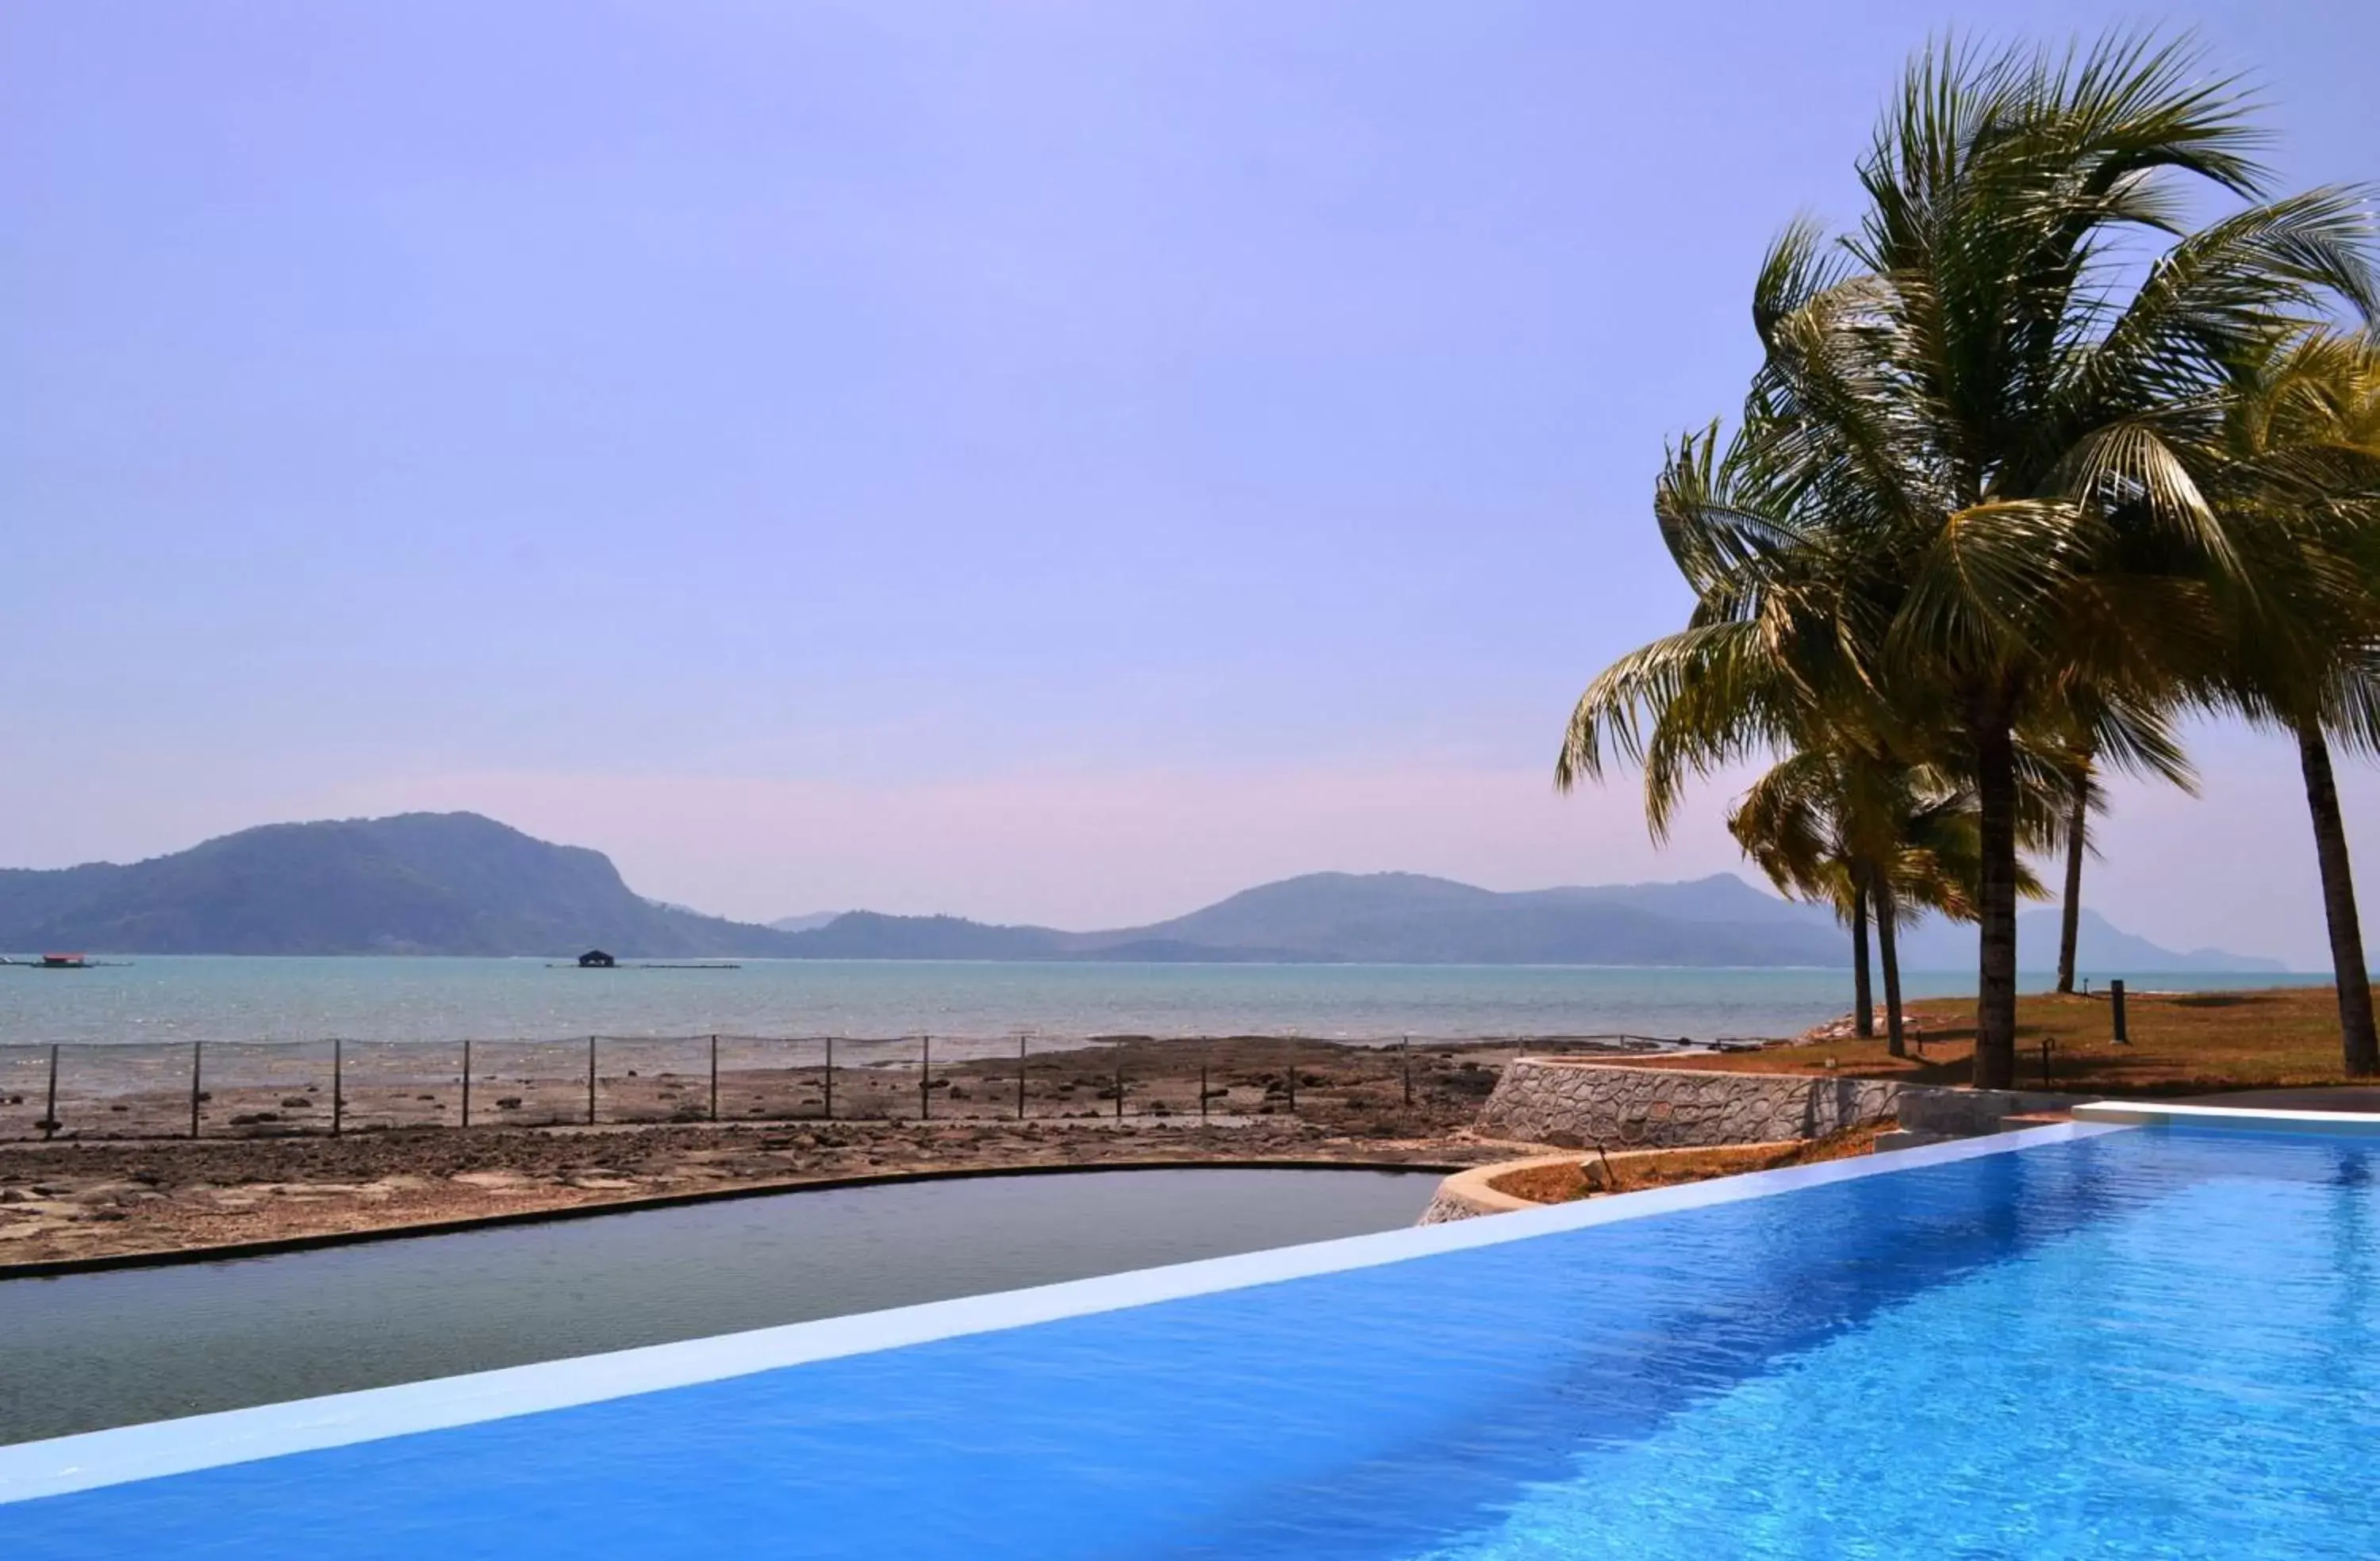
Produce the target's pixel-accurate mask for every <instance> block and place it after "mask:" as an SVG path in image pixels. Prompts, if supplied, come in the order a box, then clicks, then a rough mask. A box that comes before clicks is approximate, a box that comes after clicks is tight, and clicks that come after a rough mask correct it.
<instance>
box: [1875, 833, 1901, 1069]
mask: <svg viewBox="0 0 2380 1561" xmlns="http://www.w3.org/2000/svg"><path fill="white" fill-rule="evenodd" d="M1899 920H1900V914H1899V912H1898V910H1897V908H1896V906H1895V904H1894V902H1893V898H1892V880H1891V879H1889V878H1885V877H1879V878H1877V879H1876V957H1877V960H1878V962H1880V963H1881V964H1882V965H1883V966H1884V1035H1885V1049H1886V1050H1887V1051H1888V1052H1890V1053H1891V1054H1892V1055H1893V1056H1895V1057H1907V1056H1908V1055H1909V1037H1908V1036H1907V1035H1905V1034H1904V1033H1903V1032H1902V1029H1901V1023H1900V927H1899V926H1896V925H1895V924H1896V923H1898V922H1899Z"/></svg>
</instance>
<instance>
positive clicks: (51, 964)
mask: <svg viewBox="0 0 2380 1561" xmlns="http://www.w3.org/2000/svg"><path fill="white" fill-rule="evenodd" d="M90 968H91V961H90V960H89V959H88V958H86V957H85V956H83V955H81V954H43V955H42V969H43V970H89V969H90Z"/></svg>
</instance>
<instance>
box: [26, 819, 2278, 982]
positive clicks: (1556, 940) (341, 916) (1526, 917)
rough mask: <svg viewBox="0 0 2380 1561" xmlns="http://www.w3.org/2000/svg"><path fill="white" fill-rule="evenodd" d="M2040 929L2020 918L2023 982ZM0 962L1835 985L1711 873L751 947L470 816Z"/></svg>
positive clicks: (131, 915) (2233, 963)
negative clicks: (646, 965) (1026, 967)
mask: <svg viewBox="0 0 2380 1561" xmlns="http://www.w3.org/2000/svg"><path fill="white" fill-rule="evenodd" d="M2056 938H2057V914H2056V913H2055V912H2054V911H2050V910H2039V911H2033V912H2029V913H2027V914H2026V915H2025V916H2024V917H2023V919H2022V929H2021V941H2020V947H2021V948H2022V949H2023V950H2025V953H2026V956H2027V957H2026V967H2027V968H2028V969H2033V968H2036V967H2039V966H2045V965H2046V963H2047V962H2048V960H2049V956H2050V955H2051V954H2052V953H2053V952H2054V950H2055V946H2056ZM0 948H5V949H9V950H17V951H20V952H29V953H30V952H40V951H47V950H73V951H77V952H90V953H194V954H195V953H224V954H354V953H435V954H529V955H546V956H551V957H561V956H566V955H572V954H577V953H578V952H580V951H582V950H587V949H589V948H600V949H603V950H607V951H609V952H611V953H613V954H616V955H621V956H625V957H628V958H637V959H653V958H671V957H702V956H710V957H721V956H750V957H776V958H783V959H878V960H1065V961H1085V960H1098V961H1164V962H1316V963H1320V962H1340V963H1408V964H1601V965H1683V966H1721V965H1769V966H1779V965H1833V966H1840V965H1841V964H1842V963H1844V962H1846V960H1847V959H1848V957H1849V950H1848V945H1847V940H1846V938H1845V935H1844V932H1843V930H1842V928H1841V927H1840V926H1838V925H1837V924H1836V922H1835V920H1834V918H1833V917H1832V915H1831V914H1828V912H1826V911H1824V910H1821V909H1819V908H1817V907H1815V906H1808V905H1799V904H1794V903H1791V902H1786V901H1782V900H1779V899H1778V898H1776V897H1775V896H1774V895H1770V894H1767V893H1764V892H1762V891H1761V890H1759V889H1755V888H1753V887H1752V886H1751V885H1749V884H1747V883H1745V882H1744V881H1743V879H1741V878H1738V877H1733V876H1732V875H1729V874H1724V873H1722V874H1718V875H1716V876H1714V877H1706V878H1698V879H1695V880H1693V881H1691V882H1685V883H1654V884H1615V885H1608V886H1604V887H1600V888H1592V889H1534V890H1529V891H1525V892H1522V893H1499V892H1496V891H1494V890H1490V889H1477V888H1475V887H1473V886H1471V885H1469V884H1463V883H1456V882H1453V881H1452V880H1451V879H1447V878H1436V877H1423V876H1421V875H1418V874H1413V873H1371V874H1360V875H1358V874H1349V873H1312V874H1308V875H1306V876H1305V877H1294V878H1286V879H1283V880H1281V882H1278V883H1270V884H1265V885H1262V886H1260V887H1258V888H1256V889H1246V890H1244V891H1242V892H1241V893H1238V894H1234V895H1233V896H1231V897H1230V898H1229V899H1226V900H1222V901H1219V902H1216V903H1215V904H1212V905H1209V906H1207V907H1205V908H1204V909H1202V910H1197V911H1193V912H1191V913H1190V914H1187V915H1184V916H1177V917H1175V918H1173V919H1172V920H1171V921H1164V922H1156V923H1152V924H1150V925H1148V926H1135V927H1120V928H1115V929H1111V930H1108V931H1103V932H1066V931H1062V930H1059V929H1057V928H1055V927H1043V926H991V925H988V924H986V923H982V922H972V921H966V920H964V919H962V918H959V917H955V916H894V915H885V914H880V913H877V912H872V911H849V912H844V913H841V914H832V913H823V914H813V915H807V916H795V917H788V918H786V919H785V920H783V921H781V922H778V923H776V924H774V925H773V926H750V925H748V924H745V923H740V922H732V921H727V920H724V919H722V918H720V917H716V916H706V915H703V914H699V913H697V912H694V911H690V910H687V909H686V908H685V907H683V906H676V905H669V904H665V903H662V902H658V901H653V900H649V899H646V898H644V897H642V896H640V895H638V894H637V893H636V892H634V891H633V890H631V889H629V888H628V886H627V885H626V884H625V882H623V881H622V880H621V877H620V874H619V870H618V869H617V868H615V867H614V866H613V865H612V862H611V860H610V858H608V857H606V856H604V855H603V854H602V853H600V852H595V851H589V850H586V849H584V848H581V847H577V846H561V845H553V844H549V843H548V842H546V841H540V840H536V839H534V838H532V837H530V836H528V835H526V834H523V833H521V832H520V831H519V830H517V829H512V828H510V827H508V826H506V825H504V824H499V823H497V822H495V821H494V820H492V819H489V818H483V817H480V816H478V815H477V814H469V813H447V814H428V813H415V814H405V815H402V816H399V817H393V818H375V819H355V820H347V821H344V822H334V823H316V824H276V825H269V826H267V827H265V828H262V829H246V830H242V831H241V832H239V833H238V834H234V835H225V836H224V837H223V838H221V839H219V840H212V841H207V842H206V843H204V844H202V845H200V846H196V847H193V848H192V849H190V850H188V851H185V852H179V853H175V854H173V855H171V856H160V857H155V858H152V860H150V861H146V862H140V863H134V864H132V865H128V866H118V865H114V864H111V863H93V864H91V865H84V866H79V867H68V868H63V869H59V870H55V871H35V870H30V869H8V870H0ZM2082 950H2083V954H2082V962H2083V965H2084V966H2085V967H2086V968H2089V969H2091V970H2094V971H2105V972H2108V973H2111V974H2154V973H2158V972H2172V971H2181V970H2230V971H2240V972H2270V971H2278V970H2282V969H2284V968H2286V967H2284V966H2282V965H2281V964H2279V963H2278V962H2275V961H2270V960H2259V959H2253V958H2250V957H2248V956H2245V955H2236V954H2228V953H2224V952H2222V951H2221V950H2196V951H2194V952H2192V953H2188V954H2178V953H2174V952H2172V951H2171V950H2164V949H2160V948H2157V947H2156V946H2155V945H2154V944H2152V943H2149V942H2147V941H2145V940H2144V939H2142V938H2134V937H2132V936H2131V935H2130V934H2128V933H2124V932H2121V931H2119V930H2118V929H2117V928H2116V927H2113V926H2109V925H2108V924H2107V922H2106V921H2105V920H2104V919H2102V918H2100V917H2099V916H2097V915H2095V914H2089V913H2086V914H2084V917H2083V934H2082ZM1973 959H1974V934H1973V931H1972V930H1971V929H1965V928H1960V927H1954V926H1942V925H1938V924H1937V925H1936V926H1926V927H1919V928H1916V929H1913V930H1912V931H1911V932H1910V933H1908V934H1907V935H1905V937H1904V939H1903V953H1902V962H1903V963H1904V965H1906V966H1907V967H1908V968H1909V969H1912V970H1923V969H1937V970H1938V969H1951V970H1955V969H1962V968H1965V967H1966V966H1967V965H1969V964H1970V963H1972V962H1973Z"/></svg>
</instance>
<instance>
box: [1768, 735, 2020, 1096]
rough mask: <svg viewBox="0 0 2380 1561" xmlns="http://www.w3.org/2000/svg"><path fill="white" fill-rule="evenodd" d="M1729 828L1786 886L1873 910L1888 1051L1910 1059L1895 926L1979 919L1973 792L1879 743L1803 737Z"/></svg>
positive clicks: (1849, 915) (1840, 910) (1850, 913)
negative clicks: (1927, 917)
mask: <svg viewBox="0 0 2380 1561" xmlns="http://www.w3.org/2000/svg"><path fill="white" fill-rule="evenodd" d="M1728 830H1729V832H1730V833H1731V834H1732V835H1734V836H1735V839H1736V841H1737V843H1738V844H1740V845H1741V846H1743V850H1744V853H1745V854H1746V855H1748V856H1750V857H1751V858H1752V859H1753V861H1754V863H1755V865H1758V866H1759V867H1760V869H1761V871H1762V872H1764V873H1765V874H1767V877H1768V879H1769V881H1770V882H1771V883H1773V884H1775V885H1776V886H1777V888H1778V889H1779V890H1781V891H1782V892H1784V893H1786V894H1788V895H1791V896H1794V897H1795V898H1798V899H1803V900H1814V901H1818V902H1824V903H1830V904H1832V905H1833V906H1834V907H1835V908H1836V911H1837V914H1840V915H1842V916H1844V917H1845V918H1846V919H1847V920H1852V919H1854V918H1856V917H1859V916H1861V915H1864V914H1868V913H1869V912H1870V910H1871V908H1872V910H1873V914H1874V916H1875V919H1876V943H1877V951H1878V953H1879V955H1880V956H1881V960H1882V964H1883V967H1884V970H1883V973H1884V1011H1885V1029H1886V1036H1887V1049H1888V1051H1889V1052H1890V1054H1891V1055H1892V1056H1894V1057H1906V1056H1908V1055H1909V1050H1908V1039H1907V1033H1906V1022H1905V1019H1904V1016H1903V1014H1902V1012H1901V996H1900V948H1899V935H1900V929H1901V928H1902V927H1904V926H1909V925H1911V924H1912V923H1913V922H1914V921H1915V920H1916V919H1917V918H1918V917H1919V916H1920V915H1922V914H1925V912H1928V911H1934V912H1939V913H1941V914H1946V915H1949V916H1951V917H1952V918H1954V919H1959V920H1972V919H1973V885H1974V880H1975V871H1976V867H1977V865H1978V864H1977V858H1976V853H1975V850H1974V844H1975V829H1974V798H1973V793H1970V792H1969V791H1968V790H1967V789H1966V788H1964V787H1963V786H1961V785H1960V784H1958V783H1957V782H1956V781H1954V780H1950V779H1949V778H1948V777H1945V776H1943V775H1941V774H1940V773H1939V772H1937V771H1935V770H1932V769H1930V768H1924V767H1918V766H1912V765H1906V764H1901V763H1899V762H1897V761H1895V760H1893V759H1892V758H1890V757H1889V756H1886V755H1883V754H1880V753H1877V752H1876V751H1875V750H1872V749H1870V750H1863V749H1861V748H1859V747H1857V746H1856V745H1852V744H1842V745H1838V746H1828V745H1823V744H1821V745H1811V746H1804V747H1803V749H1802V750H1801V751H1800V752H1798V753H1796V754H1794V755H1793V756H1791V757H1789V758H1786V759H1784V760H1782V761H1780V762H1779V764H1777V765H1776V766H1775V767H1773V768H1770V769H1769V770H1768V772H1767V774H1765V775H1763V776H1762V777H1761V778H1760V780H1757V781H1755V783H1754V784H1753V786H1752V788H1751V790H1749V791H1748V792H1746V793H1744V795H1743V799H1742V800H1741V801H1740V802H1739V803H1738V804H1737V805H1736V806H1735V808H1734V809H1733V810H1732V811H1731V812H1730V814H1729V816H1728ZM2028 888H2029V889H2034V890H2035V891H2037V889H2038V886H2036V885H2031V884H2030V883H2028ZM1863 952H1864V950H1863ZM1859 997H1860V999H1861V1000H1862V1002H1863V1003H1864V1001H1865V1000H1866V992H1865V991H1864V988H1863V989H1862V990H1861V991H1860V993H1859ZM1865 1033H1866V1032H1863V1034H1865Z"/></svg>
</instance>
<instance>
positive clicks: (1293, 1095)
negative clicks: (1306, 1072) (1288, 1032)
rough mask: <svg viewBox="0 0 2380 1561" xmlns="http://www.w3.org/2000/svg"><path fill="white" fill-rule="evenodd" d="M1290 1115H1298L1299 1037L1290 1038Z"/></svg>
mask: <svg viewBox="0 0 2380 1561" xmlns="http://www.w3.org/2000/svg"><path fill="white" fill-rule="evenodd" d="M1289 1114H1290V1115H1291V1116H1293V1117H1294V1116H1296V1115H1297V1037H1296V1036H1295V1035H1292V1036H1291V1037H1290V1038H1289Z"/></svg>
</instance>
